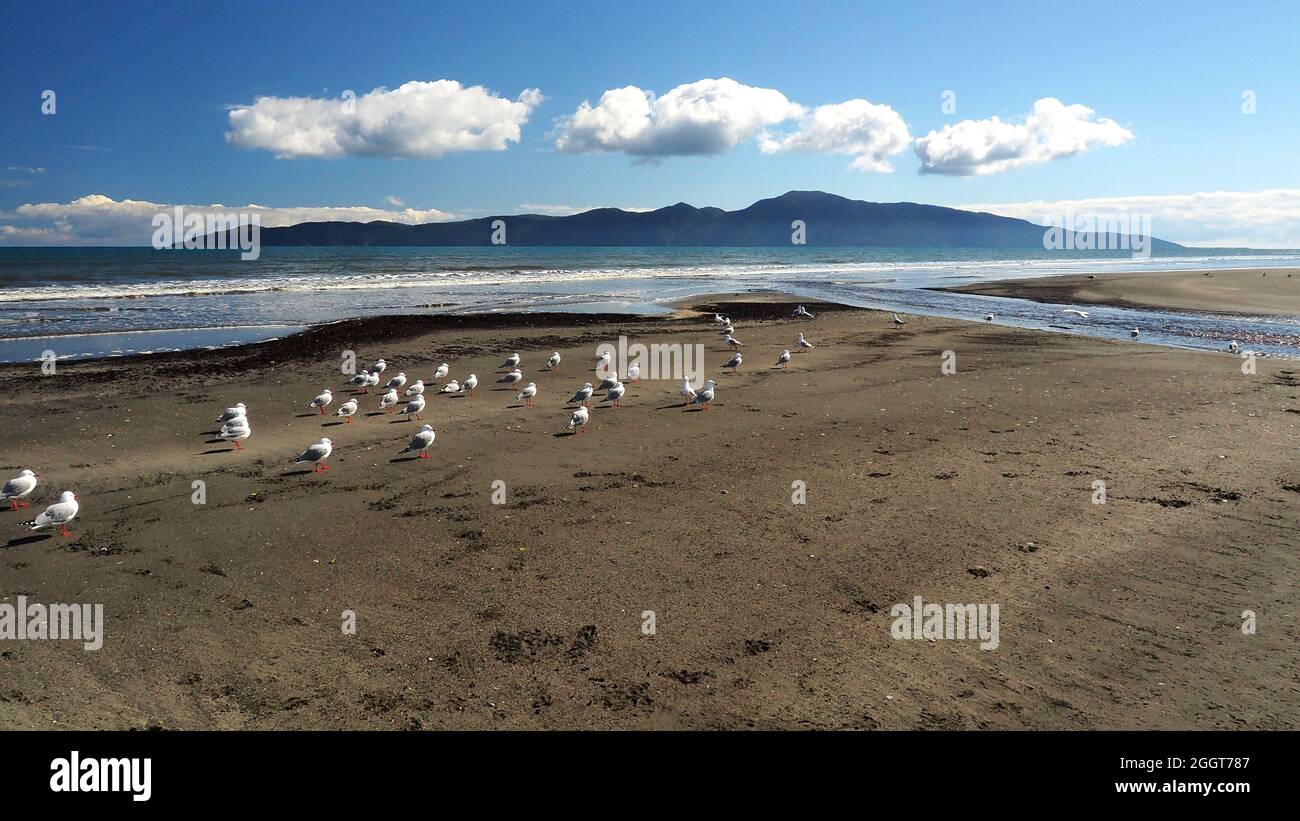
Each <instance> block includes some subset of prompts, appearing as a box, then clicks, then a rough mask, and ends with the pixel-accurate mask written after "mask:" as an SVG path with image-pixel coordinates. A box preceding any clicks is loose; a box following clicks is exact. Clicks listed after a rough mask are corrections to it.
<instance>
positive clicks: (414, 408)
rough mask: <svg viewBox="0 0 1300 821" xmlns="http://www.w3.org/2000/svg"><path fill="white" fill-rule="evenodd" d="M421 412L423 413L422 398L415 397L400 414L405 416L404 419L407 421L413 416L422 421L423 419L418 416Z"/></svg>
mask: <svg viewBox="0 0 1300 821" xmlns="http://www.w3.org/2000/svg"><path fill="white" fill-rule="evenodd" d="M423 412H424V397H423V396H417V397H415V398H414V399H412V400H411V401H410V402H407V403H406V407H405V408H404V409H403V410H402V413H404V414H406V418H407V420H408V421H409V420H410V418H411V417H412V416H414V417H415V418H416V419H419V420H421V421H423V420H424V417H422V416H420V414H421V413H423Z"/></svg>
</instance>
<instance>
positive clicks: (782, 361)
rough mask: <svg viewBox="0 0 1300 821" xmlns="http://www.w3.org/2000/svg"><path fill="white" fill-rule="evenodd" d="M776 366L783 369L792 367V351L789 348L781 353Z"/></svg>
mask: <svg viewBox="0 0 1300 821" xmlns="http://www.w3.org/2000/svg"><path fill="white" fill-rule="evenodd" d="M776 364H777V365H780V366H781V367H782V368H788V367H790V349H789V348H786V349H785V350H783V351H781V355H780V356H778V357H777V358H776Z"/></svg>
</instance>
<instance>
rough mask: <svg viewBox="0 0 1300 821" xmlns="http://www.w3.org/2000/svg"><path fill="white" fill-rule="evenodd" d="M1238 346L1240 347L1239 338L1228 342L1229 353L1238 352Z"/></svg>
mask: <svg viewBox="0 0 1300 821" xmlns="http://www.w3.org/2000/svg"><path fill="white" fill-rule="evenodd" d="M1238 347H1239V346H1238V345H1237V340H1235V339H1234V340H1232V341H1231V342H1229V343H1228V352H1229V353H1236V352H1237V348H1238Z"/></svg>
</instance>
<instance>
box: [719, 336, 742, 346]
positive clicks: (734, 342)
mask: <svg viewBox="0 0 1300 821" xmlns="http://www.w3.org/2000/svg"><path fill="white" fill-rule="evenodd" d="M722 341H723V342H726V343H727V344H728V345H730V346H731V347H733V348H743V347H745V343H744V342H741V341H740V340H739V339H736V338H735V337H734V336H732V335H731V334H727V335H726V336H724V337H723V338H722Z"/></svg>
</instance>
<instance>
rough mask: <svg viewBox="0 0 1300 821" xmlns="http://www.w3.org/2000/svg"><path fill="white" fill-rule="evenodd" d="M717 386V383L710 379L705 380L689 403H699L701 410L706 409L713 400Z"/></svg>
mask: <svg viewBox="0 0 1300 821" xmlns="http://www.w3.org/2000/svg"><path fill="white" fill-rule="evenodd" d="M717 387H718V383H716V382H714V381H713V380H712V379H710V380H709V381H708V382H705V383H704V387H702V388H700V392H699V393H697V394H695V398H694V399H692V400H691V404H692V405H701V406H702V407H701V410H708V409H709V403H710V402H712V401H713V396H714V393H715V392H716V390H717Z"/></svg>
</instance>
